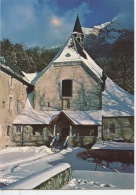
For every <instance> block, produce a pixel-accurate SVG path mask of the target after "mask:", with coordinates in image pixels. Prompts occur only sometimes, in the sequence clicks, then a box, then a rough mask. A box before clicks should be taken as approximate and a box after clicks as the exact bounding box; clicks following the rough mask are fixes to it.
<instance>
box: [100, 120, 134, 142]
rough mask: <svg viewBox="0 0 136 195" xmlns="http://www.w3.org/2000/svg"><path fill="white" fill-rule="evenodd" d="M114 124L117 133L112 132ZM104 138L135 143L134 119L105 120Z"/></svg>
mask: <svg viewBox="0 0 136 195" xmlns="http://www.w3.org/2000/svg"><path fill="white" fill-rule="evenodd" d="M112 124H114V126H115V132H111V127H112ZM103 138H104V140H106V139H123V140H124V141H125V142H134V117H121V118H119V117H116V118H103Z"/></svg>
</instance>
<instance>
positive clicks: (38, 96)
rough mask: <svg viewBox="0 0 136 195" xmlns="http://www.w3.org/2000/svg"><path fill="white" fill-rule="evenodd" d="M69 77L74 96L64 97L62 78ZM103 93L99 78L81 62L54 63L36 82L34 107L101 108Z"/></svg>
mask: <svg viewBox="0 0 136 195" xmlns="http://www.w3.org/2000/svg"><path fill="white" fill-rule="evenodd" d="M67 79H68V80H72V97H62V80H67ZM101 95H102V94H101V85H100V83H99V81H98V79H96V78H93V75H91V76H90V74H89V73H88V72H87V71H86V70H84V68H83V67H82V65H81V63H79V64H76V65H75V64H74V63H73V64H72V63H71V65H67V63H65V65H62V64H61V65H58V66H55V65H52V66H51V67H50V68H49V69H48V70H47V71H46V72H45V73H44V74H43V75H42V76H41V77H40V78H39V80H38V81H37V82H36V85H35V93H34V99H35V101H34V104H35V106H34V107H35V109H36V110H43V111H44V110H46V111H48V110H64V109H70V110H90V109H101ZM62 105H63V106H62ZM67 105H68V107H67Z"/></svg>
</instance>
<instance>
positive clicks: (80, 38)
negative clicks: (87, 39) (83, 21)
mask: <svg viewBox="0 0 136 195" xmlns="http://www.w3.org/2000/svg"><path fill="white" fill-rule="evenodd" d="M72 35H74V37H75V38H76V40H77V41H78V42H79V43H80V44H81V45H82V46H83V41H84V34H83V31H82V28H81V25H80V21H79V17H78V15H77V18H76V22H75V26H74V29H73V33H72Z"/></svg>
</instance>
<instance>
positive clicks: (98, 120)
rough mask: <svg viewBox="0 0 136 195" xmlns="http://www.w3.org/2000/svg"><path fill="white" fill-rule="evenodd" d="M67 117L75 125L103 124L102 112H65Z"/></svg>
mask: <svg viewBox="0 0 136 195" xmlns="http://www.w3.org/2000/svg"><path fill="white" fill-rule="evenodd" d="M63 112H64V113H65V114H66V115H67V117H68V118H69V119H70V120H72V121H73V123H74V124H75V125H101V124H102V111H101V110H91V111H79V110H78V111H70V110H67V111H63Z"/></svg>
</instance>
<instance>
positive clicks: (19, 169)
mask: <svg viewBox="0 0 136 195" xmlns="http://www.w3.org/2000/svg"><path fill="white" fill-rule="evenodd" d="M84 150H85V149H83V148H78V147H77V148H73V149H72V148H67V149H64V150H62V151H61V152H59V153H54V152H52V151H51V150H50V148H48V147H46V146H40V147H13V148H5V149H3V150H1V151H0V183H1V186H2V185H3V184H6V185H7V184H10V183H13V182H16V181H18V180H20V179H22V178H25V177H27V176H29V175H32V174H34V173H37V172H39V171H42V170H45V169H47V168H49V167H52V166H54V165H57V164H59V163H63V162H66V163H69V164H70V165H71V167H72V171H75V170H82V171H88V170H89V171H95V170H96V171H100V172H114V173H117V171H116V170H115V169H111V168H107V167H106V166H99V165H97V169H96V164H95V163H92V162H90V161H89V160H87V161H84V160H82V159H78V158H77V157H76V154H77V153H78V152H82V151H84ZM19 154H20V155H19ZM118 166H121V165H120V164H119V163H118V162H116V164H115V168H116V169H118ZM131 168H132V167H131ZM128 169H130V167H129V168H128ZM117 174H120V173H117ZM79 179H80V178H79ZM71 182H74V180H72V181H71ZM76 182H77V181H76ZM90 182H92V181H87V185H89V184H90V186H91V185H92V187H93V188H94V186H95V187H98V188H105V186H104V185H102V184H104V181H103V183H99V185H97V186H96V184H94V185H93V184H91V183H90ZM108 185H109V184H108ZM109 187H110V188H113V186H108V188H109ZM84 188H85V187H84ZM115 188H116V186H115Z"/></svg>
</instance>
